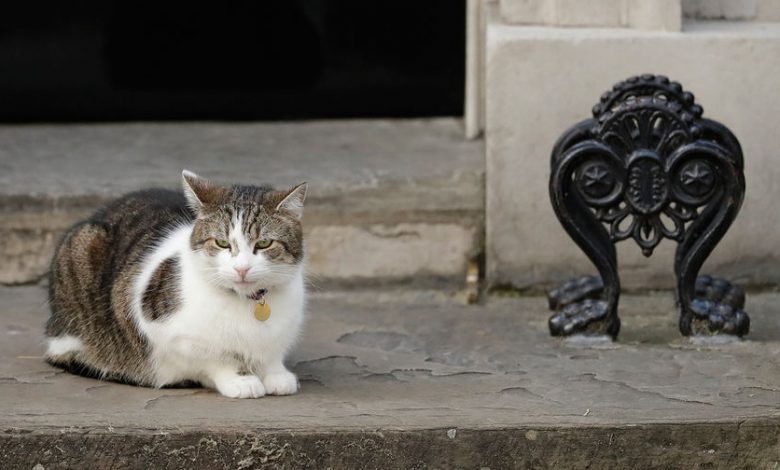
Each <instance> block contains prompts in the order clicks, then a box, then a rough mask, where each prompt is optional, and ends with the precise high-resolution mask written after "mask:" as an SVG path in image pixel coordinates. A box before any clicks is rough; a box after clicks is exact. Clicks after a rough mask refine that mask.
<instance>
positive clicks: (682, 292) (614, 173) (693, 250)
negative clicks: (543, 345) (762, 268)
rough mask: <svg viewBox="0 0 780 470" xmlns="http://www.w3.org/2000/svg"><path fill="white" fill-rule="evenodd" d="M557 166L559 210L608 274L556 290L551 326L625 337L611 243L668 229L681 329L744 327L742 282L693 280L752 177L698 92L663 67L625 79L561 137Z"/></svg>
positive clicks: (554, 197)
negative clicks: (685, 87)
mask: <svg viewBox="0 0 780 470" xmlns="http://www.w3.org/2000/svg"><path fill="white" fill-rule="evenodd" d="M551 164H552V173H551V177H550V199H551V201H552V205H553V209H554V210H555V213H556V215H557V216H558V220H560V222H561V224H562V225H563V227H564V229H566V231H567V233H568V234H569V235H570V236H571V237H572V239H573V240H574V241H575V242H576V243H577V245H578V246H579V247H580V248H581V249H582V250H583V251H584V252H585V253H586V254H587V255H588V257H589V258H590V259H591V261H592V262H593V263H594V265H595V266H596V268H597V269H598V271H599V274H600V277H592V276H588V277H584V278H581V279H577V280H574V281H570V282H568V283H567V284H565V285H564V286H562V287H561V288H559V289H556V290H554V291H551V292H550V294H549V298H550V308H551V309H553V310H556V313H555V314H554V315H553V316H552V317H551V318H550V322H549V325H550V332H551V333H552V334H553V335H564V336H565V335H572V334H577V333H580V334H607V335H610V336H612V337H613V338H616V337H617V334H618V331H619V329H620V320H619V318H618V315H617V305H618V299H619V296H620V279H619V276H618V272H617V255H616V252H615V247H614V244H615V243H617V242H619V241H622V240H627V239H629V238H633V239H634V241H636V243H637V244H638V245H639V247H640V248H641V250H642V253H643V254H644V255H645V256H650V255H652V254H653V250H654V249H655V247H656V246H658V244H659V243H660V242H661V240H662V239H663V238H668V239H671V240H675V241H677V242H678V247H677V254H676V256H675V266H674V270H675V274H676V276H677V280H678V282H677V297H678V303H679V306H680V331H681V332H682V333H683V334H684V335H691V334H718V333H724V334H732V335H737V336H742V335H744V334H746V333H747V332H748V329H749V319H748V316H747V315H746V314H745V312H743V311H742V310H741V309H742V307H743V305H744V293H742V291H741V289H739V288H738V287H736V286H733V285H731V284H730V283H728V282H727V281H724V280H718V279H713V278H711V277H708V276H702V277H700V278H699V279H698V281H697V276H698V272H699V269H700V268H701V265H702V264H703V263H704V260H705V259H706V258H707V256H709V254H710V253H711V252H712V250H713V249H714V248H715V246H716V245H717V243H718V242H719V241H720V239H721V238H722V237H723V235H724V234H725V233H726V231H727V230H728V228H729V226H730V225H731V223H732V222H733V221H734V219H735V218H736V216H737V213H738V212H739V208H740V205H741V204H742V199H743V196H744V192H745V180H744V175H743V159H742V149H741V148H740V145H739V142H738V140H737V139H736V137H734V135H733V134H732V133H731V132H730V131H729V130H728V129H727V128H726V127H725V126H723V125H722V124H719V123H717V122H715V121H712V120H709V119H704V118H702V108H701V106H699V105H698V104H696V103H695V100H694V96H693V94H691V93H689V92H686V91H683V88H682V86H681V85H680V84H679V83H676V82H671V81H669V79H668V78H666V77H663V76H656V75H642V76H640V77H631V78H629V79H627V80H625V81H623V82H620V83H618V84H616V85H615V86H614V87H613V89H612V90H611V91H609V92H607V93H605V94H604V95H603V96H602V97H601V101H600V103H598V104H597V105H596V106H594V108H593V118H592V119H587V120H585V121H582V122H580V123H578V124H575V125H574V126H572V127H571V128H570V129H569V130H568V131H566V132H565V133H564V134H563V135H562V136H561V137H560V138H559V139H558V142H557V143H556V144H555V146H554V148H553V152H552V160H551ZM702 286H709V287H707V288H704V287H702ZM726 293H729V294H728V295H727V294H726Z"/></svg>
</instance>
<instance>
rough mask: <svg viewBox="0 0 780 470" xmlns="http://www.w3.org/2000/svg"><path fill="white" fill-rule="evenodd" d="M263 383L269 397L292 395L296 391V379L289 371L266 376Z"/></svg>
mask: <svg viewBox="0 0 780 470" xmlns="http://www.w3.org/2000/svg"><path fill="white" fill-rule="evenodd" d="M263 383H264V384H265V390H266V393H268V394H269V395H292V394H293V393H295V392H297V391H298V378H297V377H296V376H295V374H293V373H292V372H289V371H284V372H276V373H274V374H268V375H266V376H265V377H263Z"/></svg>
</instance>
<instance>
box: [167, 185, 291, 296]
mask: <svg viewBox="0 0 780 470" xmlns="http://www.w3.org/2000/svg"><path fill="white" fill-rule="evenodd" d="M182 178H183V186H184V194H185V196H186V197H187V201H188V203H189V205H190V207H191V208H192V210H193V211H194V212H195V214H196V215H197V217H196V219H195V227H194V229H193V231H192V237H191V238H190V246H191V247H192V250H193V251H194V252H195V254H196V256H198V257H199V259H200V260H201V261H202V265H203V267H204V274H205V275H206V276H207V278H208V280H209V282H211V283H213V284H216V285H219V286H222V287H224V288H226V289H232V290H234V291H236V292H237V293H240V294H249V293H252V292H255V291H257V290H258V289H262V288H272V287H274V286H278V285H281V284H284V283H286V282H288V281H290V280H291V279H292V278H293V277H294V276H296V275H297V274H298V273H299V271H300V269H301V265H302V262H303V233H302V231H301V217H302V216H303V201H304V199H305V198H306V183H301V184H299V185H298V186H295V187H294V188H292V189H291V190H289V191H281V192H280V191H274V190H273V189H271V188H269V187H265V186H241V185H234V186H219V185H216V184H214V183H212V182H210V181H208V180H206V179H204V178H201V177H199V176H197V175H196V174H194V173H192V172H189V171H187V170H184V171H183V172H182Z"/></svg>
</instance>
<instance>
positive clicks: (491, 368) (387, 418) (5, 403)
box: [0, 286, 780, 468]
mask: <svg viewBox="0 0 780 470" xmlns="http://www.w3.org/2000/svg"><path fill="white" fill-rule="evenodd" d="M778 302H780V293H762V294H753V295H749V296H748V303H747V311H748V312H749V313H750V314H751V318H752V320H753V323H752V327H753V333H751V334H750V336H749V339H747V340H744V341H732V342H727V343H718V342H713V341H709V342H707V341H691V340H688V339H684V338H681V337H680V336H679V334H678V333H677V330H676V323H677V322H676V318H675V313H674V302H673V300H672V298H671V296H670V295H669V294H667V293H659V294H648V295H642V296H625V297H624V298H623V299H622V303H621V316H622V319H623V329H622V333H621V337H620V341H619V342H616V343H611V342H609V343H585V342H575V341H561V340H557V339H553V338H551V337H549V336H548V333H547V327H546V318H547V316H548V313H547V311H546V303H545V300H544V299H543V298H540V297H519V298H495V297H494V298H490V299H488V300H487V302H486V303H485V304H484V305H465V304H463V303H461V302H459V300H458V299H456V298H452V297H448V296H446V295H444V294H440V293H436V292H422V291H413V290H392V289H386V290H382V291H369V292H364V291H354V292H341V293H338V292H335V293H334V292H322V291H321V292H315V293H314V294H313V296H312V300H311V302H310V305H309V307H308V320H307V325H306V332H305V335H304V337H303V338H302V340H301V343H300V345H299V346H298V348H297V349H296V350H295V352H294V353H293V355H292V357H291V358H290V360H289V365H290V366H291V367H292V369H293V370H294V371H295V372H296V373H297V374H298V375H299V377H300V379H301V386H302V388H301V392H300V393H299V394H298V395H295V396H291V397H267V398H262V399H258V400H234V399H228V398H224V397H221V396H218V395H217V394H216V393H214V392H211V391H208V390H204V389H162V390H159V389H150V388H139V387H132V386H127V385H121V384H115V383H108V382H101V381H97V380H93V379H87V378H82V377H77V376H72V375H69V374H66V373H63V372H61V371H59V370H57V369H55V368H52V367H49V366H48V365H46V364H45V363H43V361H42V360H41V354H42V351H43V346H42V325H43V323H44V321H45V319H46V316H47V311H46V300H45V291H44V289H43V288H42V287H38V286H28V287H15V288H0V336H2V340H1V341H0V467H2V468H32V467H33V466H34V465H36V464H38V463H40V464H41V465H43V466H44V467H45V468H50V467H52V468H56V467H57V465H61V466H64V467H68V466H75V465H77V463H78V462H79V459H80V458H82V457H83V456H84V455H89V456H90V457H89V458H90V459H93V458H94V459H96V460H94V461H95V462H102V463H103V464H105V466H108V465H109V464H110V465H118V466H120V467H123V466H127V467H134V466H140V465H141V463H142V462H147V463H149V462H153V463H154V464H155V465H157V466H159V467H161V468H163V467H166V466H168V467H169V468H173V467H175V466H177V465H182V464H183V462H186V463H188V465H191V468H208V467H209V466H216V467H219V468H222V467H225V468H255V467H263V466H268V465H271V466H282V467H285V466H286V467H290V468H296V467H307V466H309V467H312V468H324V467H327V466H335V467H347V468H351V467H360V468H380V467H404V468H425V467H433V468H445V467H446V468H456V467H470V468H477V467H479V466H486V467H491V468H508V467H518V466H519V467H532V468H610V467H614V468H621V467H623V466H629V465H630V466H636V467H637V468H775V467H773V466H772V465H780V437H778V436H780V363H778V354H779V353H780V318H779V317H778V316H777V315H776V313H777V307H776V306H777V305H778ZM85 452H87V454H85ZM239 462H244V464H246V466H245V467H241V465H243V464H241V465H239Z"/></svg>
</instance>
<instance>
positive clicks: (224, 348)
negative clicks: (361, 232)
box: [46, 172, 305, 397]
mask: <svg viewBox="0 0 780 470" xmlns="http://www.w3.org/2000/svg"><path fill="white" fill-rule="evenodd" d="M184 189H185V193H184V194H182V193H179V192H174V191H166V190H147V191H141V192H136V193H132V194H129V195H127V196H124V197H122V198H120V199H118V200H117V201H115V202H113V203H111V204H109V205H108V206H107V207H105V208H103V209H101V210H99V211H98V212H97V213H96V214H94V215H93V216H92V217H90V218H89V219H88V220H86V221H83V222H81V223H79V224H77V225H76V226H74V227H73V228H72V229H70V230H69V231H68V233H67V234H66V235H65V237H64V239H63V241H62V243H61V245H60V246H59V248H58V249H57V251H56V254H55V256H54V259H53V261H52V269H51V277H50V285H49V297H50V304H51V311H52V314H51V317H50V319H49V322H48V324H47V327H46V334H47V337H48V341H49V348H48V351H47V354H46V359H47V361H48V362H49V363H51V364H53V365H56V366H59V367H63V368H65V369H67V370H69V371H72V372H76V373H81V374H86V375H94V376H98V377H100V378H106V379H110V380H117V381H123V382H127V383H134V384H139V385H147V386H166V385H174V384H176V383H179V382H183V381H196V382H200V383H202V384H204V385H206V386H209V387H213V388H216V389H217V390H219V391H220V392H221V393H223V394H225V395H228V396H236V397H255V396H262V395H263V394H264V393H266V392H268V393H278V394H283V393H292V392H294V391H296V390H297V382H296V380H295V377H294V376H293V375H292V374H291V373H290V372H289V371H287V370H286V369H285V368H284V365H283V364H282V361H283V359H284V356H285V354H286V352H287V351H288V349H289V348H290V347H291V345H292V344H293V342H294V341H295V339H296V337H297V335H298V332H299V330H300V326H301V323H302V318H303V317H302V315H303V296H304V290H303V280H302V275H303V273H302V270H303V268H302V265H303V258H304V253H303V237H302V231H301V224H300V217H301V215H302V208H303V199H304V197H305V185H299V186H297V187H295V188H293V189H292V190H291V191H288V192H277V191H273V190H272V189H270V188H268V187H256V186H231V187H222V186H217V185H214V184H212V183H210V182H208V181H207V180H204V179H202V178H199V177H197V176H195V175H194V174H192V173H189V172H185V173H184ZM223 240H224V241H225V242H229V244H230V245H229V247H220V246H218V245H217V241H220V243H225V242H222V241H223ZM257 240H264V242H265V241H271V244H270V246H268V247H265V248H263V249H260V248H258V247H259V246H260V245H257V244H256V241H257ZM261 288H262V289H268V294H267V299H268V302H269V304H270V305H271V307H272V309H273V313H272V315H271V318H269V320H268V321H267V322H259V321H257V320H256V319H254V317H253V316H252V311H253V306H254V303H255V301H254V300H252V299H250V298H249V296H250V295H251V294H252V293H253V292H255V291H257V290H258V289H261Z"/></svg>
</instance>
